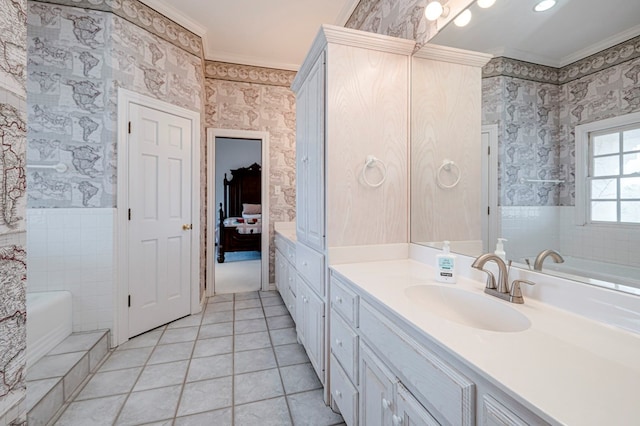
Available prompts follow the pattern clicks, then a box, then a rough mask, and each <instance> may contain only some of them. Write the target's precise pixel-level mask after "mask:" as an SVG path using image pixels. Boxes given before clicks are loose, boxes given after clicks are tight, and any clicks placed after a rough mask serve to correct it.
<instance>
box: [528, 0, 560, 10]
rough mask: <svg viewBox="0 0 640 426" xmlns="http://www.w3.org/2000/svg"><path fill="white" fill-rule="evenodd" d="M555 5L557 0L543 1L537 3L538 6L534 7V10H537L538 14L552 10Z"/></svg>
mask: <svg viewBox="0 0 640 426" xmlns="http://www.w3.org/2000/svg"><path fill="white" fill-rule="evenodd" d="M555 5H556V0H542V1H539V2H538V3H536V5H535V6H534V7H533V10H535V11H536V12H544V11H545V10H549V9H551V8H552V7H553V6H555Z"/></svg>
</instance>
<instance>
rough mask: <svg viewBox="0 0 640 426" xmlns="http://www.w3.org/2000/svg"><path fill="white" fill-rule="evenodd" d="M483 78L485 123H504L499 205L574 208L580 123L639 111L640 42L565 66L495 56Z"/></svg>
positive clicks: (501, 129) (501, 141) (501, 143)
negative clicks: (556, 181)
mask: <svg viewBox="0 0 640 426" xmlns="http://www.w3.org/2000/svg"><path fill="white" fill-rule="evenodd" d="M483 77H484V78H483V124H492V123H497V124H498V126H499V132H498V138H499V173H498V176H499V192H498V193H499V197H500V199H499V202H500V205H503V206H573V205H575V185H576V182H575V126H577V125H579V124H584V123H590V122H593V121H597V120H602V119H605V118H610V117H616V116H619V115H623V114H628V113H631V112H637V111H640V37H635V38H633V39H631V40H628V41H626V42H624V43H620V44H619V45H616V46H614V47H611V48H609V49H606V50H604V51H602V52H599V53H597V54H595V55H592V56H589V57H587V58H584V59H582V60H580V61H578V62H576V63H573V64H570V65H567V66H565V67H563V68H552V67H546V66H542V65H537V64H532V63H528V62H522V61H517V60H514V59H510V58H494V59H492V60H491V61H490V62H489V63H488V64H487V65H486V66H485V67H484V69H483ZM523 179H524V180H526V179H558V180H563V181H564V182H563V183H561V184H553V183H530V182H526V181H523Z"/></svg>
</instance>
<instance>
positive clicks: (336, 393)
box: [334, 389, 342, 398]
mask: <svg viewBox="0 0 640 426" xmlns="http://www.w3.org/2000/svg"><path fill="white" fill-rule="evenodd" d="M334 394H335V395H336V398H342V392H340V391H339V390H338V389H336V391H335V392H334Z"/></svg>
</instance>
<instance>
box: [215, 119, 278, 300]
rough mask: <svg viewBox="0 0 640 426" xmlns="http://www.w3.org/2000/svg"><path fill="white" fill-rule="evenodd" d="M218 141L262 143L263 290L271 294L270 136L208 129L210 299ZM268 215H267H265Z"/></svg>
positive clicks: (254, 132) (251, 132)
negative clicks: (223, 139) (255, 141)
mask: <svg viewBox="0 0 640 426" xmlns="http://www.w3.org/2000/svg"><path fill="white" fill-rule="evenodd" d="M216 138H235V139H259V140H261V142H262V149H261V151H262V165H261V167H262V174H261V182H262V184H261V185H262V189H261V194H260V198H261V199H262V201H261V203H262V212H263V214H262V239H261V244H260V249H261V255H260V259H261V262H260V266H261V268H260V269H261V271H262V273H261V275H262V277H261V281H262V287H261V288H262V290H263V291H267V290H269V259H270V253H269V236H270V228H269V132H261V131H256V130H235V129H216V128H208V129H207V296H213V295H214V292H215V269H214V268H215V230H216V206H215V203H216V183H215V175H216V150H215V144H216ZM265 212H266V214H265Z"/></svg>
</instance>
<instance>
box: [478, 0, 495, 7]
mask: <svg viewBox="0 0 640 426" xmlns="http://www.w3.org/2000/svg"><path fill="white" fill-rule="evenodd" d="M495 2H496V0H478V1H477V2H476V3H477V4H478V7H481V8H483V9H486V8H488V7H491V6H493V4H494V3H495Z"/></svg>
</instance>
